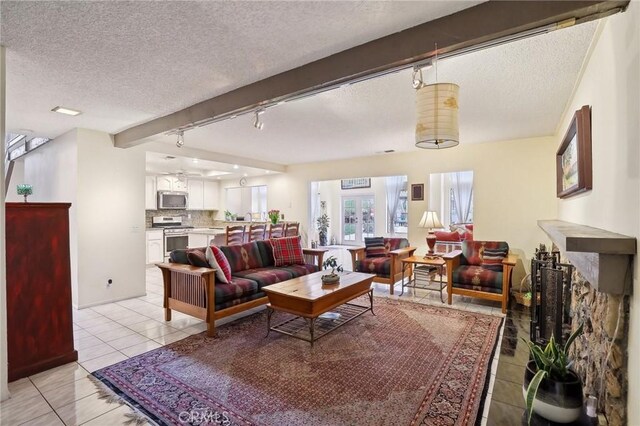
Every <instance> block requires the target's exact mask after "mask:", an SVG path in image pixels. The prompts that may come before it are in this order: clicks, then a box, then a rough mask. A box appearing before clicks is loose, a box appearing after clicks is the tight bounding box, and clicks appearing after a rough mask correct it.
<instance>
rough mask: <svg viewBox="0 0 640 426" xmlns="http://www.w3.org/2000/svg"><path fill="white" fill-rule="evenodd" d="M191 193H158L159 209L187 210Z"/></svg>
mask: <svg viewBox="0 0 640 426" xmlns="http://www.w3.org/2000/svg"><path fill="white" fill-rule="evenodd" d="M188 202H189V193H187V192H181V191H158V209H169V210H186V209H187V206H188Z"/></svg>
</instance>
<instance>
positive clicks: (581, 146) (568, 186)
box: [556, 105, 593, 198]
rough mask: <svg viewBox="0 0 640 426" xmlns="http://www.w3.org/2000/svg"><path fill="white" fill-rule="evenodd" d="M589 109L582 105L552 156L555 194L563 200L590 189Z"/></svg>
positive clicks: (591, 171) (591, 172)
mask: <svg viewBox="0 0 640 426" xmlns="http://www.w3.org/2000/svg"><path fill="white" fill-rule="evenodd" d="M592 180H593V169H592V164H591V107H590V106H589V105H585V106H583V107H582V108H580V109H579V110H578V111H576V113H575V114H574V116H573V119H572V120H571V124H570V125H569V128H568V129H567V132H566V133H565V135H564V139H563V140H562V143H561V144H560V148H558V152H557V153H556V191H557V197H558V198H567V197H571V196H574V195H576V194H580V193H582V192H585V191H588V190H590V189H591V188H592V184H593V182H592Z"/></svg>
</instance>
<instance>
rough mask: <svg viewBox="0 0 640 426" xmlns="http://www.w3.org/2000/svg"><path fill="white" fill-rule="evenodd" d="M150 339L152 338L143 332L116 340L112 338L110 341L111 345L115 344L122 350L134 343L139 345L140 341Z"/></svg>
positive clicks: (114, 345)
mask: <svg viewBox="0 0 640 426" xmlns="http://www.w3.org/2000/svg"><path fill="white" fill-rule="evenodd" d="M149 340H150V339H149V338H147V337H145V336H143V335H141V334H138V333H134V334H131V335H129V336H125V337H121V338H119V339H116V340H111V341H110V342H109V346H113V347H114V348H116V349H118V350H122V349H124V348H128V347H130V346H133V345H139V344H140V343H144V342H148V341H149Z"/></svg>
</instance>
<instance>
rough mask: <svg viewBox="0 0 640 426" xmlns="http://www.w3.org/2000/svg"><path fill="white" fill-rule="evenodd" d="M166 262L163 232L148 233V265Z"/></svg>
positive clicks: (153, 231)
mask: <svg viewBox="0 0 640 426" xmlns="http://www.w3.org/2000/svg"><path fill="white" fill-rule="evenodd" d="M162 261H164V234H163V232H162V230H161V229H160V230H157V231H156V230H152V231H147V263H158V262H162Z"/></svg>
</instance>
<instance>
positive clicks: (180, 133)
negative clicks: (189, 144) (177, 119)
mask: <svg viewBox="0 0 640 426" xmlns="http://www.w3.org/2000/svg"><path fill="white" fill-rule="evenodd" d="M182 145H184V132H183V131H182V130H178V140H177V141H176V146H177V147H178V148H182Z"/></svg>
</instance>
